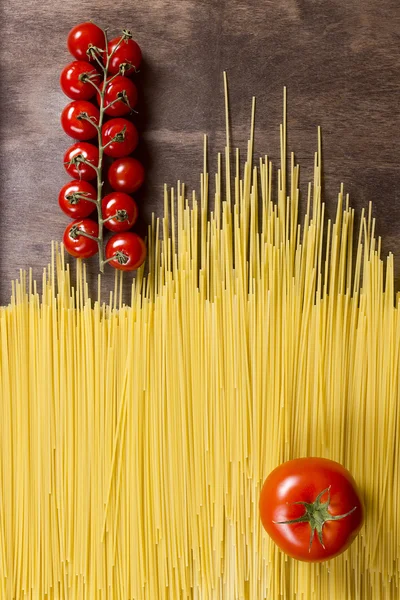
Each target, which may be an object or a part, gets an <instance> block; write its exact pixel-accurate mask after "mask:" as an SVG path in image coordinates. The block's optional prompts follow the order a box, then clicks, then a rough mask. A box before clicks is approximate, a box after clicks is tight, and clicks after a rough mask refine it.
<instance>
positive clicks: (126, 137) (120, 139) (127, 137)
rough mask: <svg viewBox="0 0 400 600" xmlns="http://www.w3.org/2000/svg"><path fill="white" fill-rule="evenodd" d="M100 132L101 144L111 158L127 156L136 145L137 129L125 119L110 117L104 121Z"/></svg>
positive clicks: (137, 139)
mask: <svg viewBox="0 0 400 600" xmlns="http://www.w3.org/2000/svg"><path fill="white" fill-rule="evenodd" d="M101 133H102V141H103V146H105V147H104V153H105V154H107V156H112V157H113V158H120V157H122V156H127V155H128V154H130V153H131V152H133V151H134V149H135V148H136V146H137V145H138V141H139V135H138V132H137V129H136V127H135V126H134V124H133V123H131V122H130V121H128V120H127V119H111V120H110V121H108V122H107V123H104V125H103V127H102V132H101ZM113 138H115V139H114V140H113ZM106 144H107V145H106Z"/></svg>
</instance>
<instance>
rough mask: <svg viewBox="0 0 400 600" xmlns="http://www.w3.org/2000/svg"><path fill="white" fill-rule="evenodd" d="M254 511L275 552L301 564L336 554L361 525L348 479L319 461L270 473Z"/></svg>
mask: <svg viewBox="0 0 400 600" xmlns="http://www.w3.org/2000/svg"><path fill="white" fill-rule="evenodd" d="M259 506H260V515H261V521H262V524H263V526H264V528H265V529H266V531H267V532H268V533H269V535H270V536H271V538H272V539H273V540H274V542H275V543H276V544H277V545H278V546H279V548H281V550H283V551H284V552H285V553H286V554H288V555H289V556H292V557H293V558H297V559H298V560H302V561H307V562H321V561H324V560H328V559H330V558H333V557H334V556H337V555H338V554H341V553H342V552H343V551H344V550H346V548H348V547H349V546H350V544H351V543H352V541H353V540H354V538H355V537H356V535H357V533H358V532H359V530H360V529H361V526H362V524H363V520H364V509H363V504H362V501H361V498H360V495H359V493H358V490H357V486H356V483H355V481H354V479H353V477H352V476H351V474H350V473H349V472H348V471H347V469H345V468H344V467H343V466H342V465H341V464H339V463H337V462H335V461H333V460H328V459H325V458H298V459H295V460H289V461H288V462H285V463H283V464H281V465H280V466H279V467H277V468H276V469H274V471H272V473H270V474H269V475H268V477H267V479H266V480H265V482H264V485H263V487H262V490H261V496H260V505H259Z"/></svg>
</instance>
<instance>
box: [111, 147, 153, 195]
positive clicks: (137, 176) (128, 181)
mask: <svg viewBox="0 0 400 600" xmlns="http://www.w3.org/2000/svg"><path fill="white" fill-rule="evenodd" d="M108 181H109V182H110V185H111V187H112V188H113V190H117V191H118V192H126V193H127V194H133V192H136V190H138V189H139V188H140V186H141V185H142V183H143V181H144V168H143V166H142V164H141V163H140V162H139V161H138V160H136V158H132V157H131V156H127V157H125V158H119V159H118V160H115V161H114V162H113V163H112V165H111V166H110V168H109V170H108Z"/></svg>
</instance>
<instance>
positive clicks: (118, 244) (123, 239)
mask: <svg viewBox="0 0 400 600" xmlns="http://www.w3.org/2000/svg"><path fill="white" fill-rule="evenodd" d="M145 258H146V244H145V243H144V241H143V240H142V238H141V237H139V236H138V235H137V234H136V233H132V232H131V231H125V232H124V233H117V234H115V235H113V236H112V238H110V239H109V240H108V242H107V245H106V259H107V261H108V262H109V264H110V265H111V266H113V267H115V268H116V269H120V270H121V271H134V270H135V269H138V268H139V267H140V265H141V264H142V263H143V262H144V260H145ZM110 259H111V260H110Z"/></svg>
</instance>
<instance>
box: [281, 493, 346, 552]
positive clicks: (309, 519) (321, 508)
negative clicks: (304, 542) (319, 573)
mask: <svg viewBox="0 0 400 600" xmlns="http://www.w3.org/2000/svg"><path fill="white" fill-rule="evenodd" d="M325 494H328V499H327V500H326V501H325V502H321V499H322V497H323V496H324V495H325ZM330 501H331V486H329V487H327V488H326V489H325V490H322V492H320V493H319V494H318V496H317V497H316V499H315V500H314V502H302V501H299V502H293V503H292V504H301V505H302V506H304V509H305V512H304V514H303V515H301V516H300V517H297V518H296V519H289V520H288V521H272V522H273V523H275V525H294V524H295V523H309V524H310V527H311V534H310V545H309V547H308V551H309V552H311V546H312V543H313V541H314V534H315V532H316V533H317V536H318V540H319V542H320V544H321V546H322V547H323V548H324V550H325V546H324V540H323V536H322V528H323V526H324V525H325V523H326V522H327V521H339V520H340V519H344V518H345V517H348V516H349V515H351V514H352V513H353V512H354V511H355V510H356V508H357V506H354V507H353V508H352V509H351V510H349V511H348V512H347V513H344V514H343V515H332V514H331V513H330V512H329V510H328V508H329V504H330Z"/></svg>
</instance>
